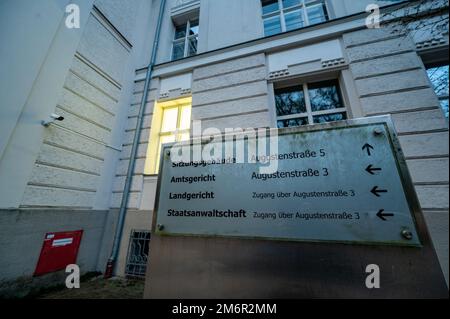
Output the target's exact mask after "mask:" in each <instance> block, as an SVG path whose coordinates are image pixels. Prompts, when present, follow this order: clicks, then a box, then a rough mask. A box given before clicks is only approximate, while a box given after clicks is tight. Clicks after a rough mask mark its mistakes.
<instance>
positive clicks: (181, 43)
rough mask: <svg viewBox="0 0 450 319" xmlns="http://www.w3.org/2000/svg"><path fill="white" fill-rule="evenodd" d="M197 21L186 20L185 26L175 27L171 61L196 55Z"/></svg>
mask: <svg viewBox="0 0 450 319" xmlns="http://www.w3.org/2000/svg"><path fill="white" fill-rule="evenodd" d="M197 43H198V19H197V20H188V21H187V22H186V23H185V24H182V25H178V26H175V37H174V40H173V44H172V60H178V59H181V58H186V57H188V56H192V55H195V54H197Z"/></svg>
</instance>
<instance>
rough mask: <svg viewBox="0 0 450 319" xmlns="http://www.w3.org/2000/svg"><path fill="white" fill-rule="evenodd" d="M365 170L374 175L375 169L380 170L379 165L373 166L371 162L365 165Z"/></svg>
mask: <svg viewBox="0 0 450 319" xmlns="http://www.w3.org/2000/svg"><path fill="white" fill-rule="evenodd" d="M366 171H367V172H368V173H369V174H370V175H375V173H374V172H375V171H381V168H379V167H373V165H372V164H370V165H369V166H367V167H366Z"/></svg>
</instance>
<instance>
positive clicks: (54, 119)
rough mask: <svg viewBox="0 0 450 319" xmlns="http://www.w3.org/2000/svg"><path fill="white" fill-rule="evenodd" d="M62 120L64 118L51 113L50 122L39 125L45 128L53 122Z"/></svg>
mask: <svg viewBox="0 0 450 319" xmlns="http://www.w3.org/2000/svg"><path fill="white" fill-rule="evenodd" d="M63 120H64V116H61V115H58V114H55V113H52V114H50V120H48V121H42V122H41V124H42V125H44V126H46V127H47V126H49V125H50V124H51V123H53V122H54V121H63Z"/></svg>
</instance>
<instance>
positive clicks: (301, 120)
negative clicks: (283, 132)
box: [277, 117, 308, 128]
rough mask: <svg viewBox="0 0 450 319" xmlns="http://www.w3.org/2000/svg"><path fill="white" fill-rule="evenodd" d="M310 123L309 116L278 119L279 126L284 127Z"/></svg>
mask: <svg viewBox="0 0 450 319" xmlns="http://www.w3.org/2000/svg"><path fill="white" fill-rule="evenodd" d="M307 124H308V118H307V117H300V118H297V119H289V120H279V121H277V126H278V128H284V127H295V126H302V125H307Z"/></svg>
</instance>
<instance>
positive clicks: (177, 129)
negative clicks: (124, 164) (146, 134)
mask: <svg viewBox="0 0 450 319" xmlns="http://www.w3.org/2000/svg"><path fill="white" fill-rule="evenodd" d="M191 103H192V98H190V97H189V98H182V99H178V100H172V101H167V102H160V103H157V104H156V105H155V111H154V113H153V119H152V128H151V132H150V147H149V148H148V151H147V161H146V164H145V174H157V173H158V169H159V160H160V154H161V149H162V145H163V144H167V143H174V142H180V141H186V140H189V138H190V128H191Z"/></svg>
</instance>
